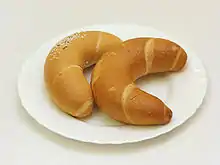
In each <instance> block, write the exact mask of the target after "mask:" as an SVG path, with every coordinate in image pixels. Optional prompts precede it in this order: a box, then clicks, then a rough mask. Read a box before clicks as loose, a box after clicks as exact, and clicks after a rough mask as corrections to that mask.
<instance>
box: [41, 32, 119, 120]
mask: <svg viewBox="0 0 220 165" xmlns="http://www.w3.org/2000/svg"><path fill="white" fill-rule="evenodd" d="M121 43H122V41H121V40H120V39H119V38H118V37H116V36H114V35H112V34H109V33H105V32H100V31H87V32H80V33H75V34H73V35H70V36H68V37H66V38H64V39H63V40H61V41H60V42H58V43H57V44H56V46H54V47H53V49H52V50H51V51H50V52H49V55H48V56H47V58H46V61H45V65H44V78H45V83H46V86H47V90H48V92H49V94H50V97H51V99H52V100H53V101H54V103H55V104H56V105H57V106H58V107H59V108H60V109H61V110H62V111H64V112H66V113H68V114H70V115H72V116H74V117H78V118H81V117H86V116H88V115H91V113H92V108H93V97H92V92H91V89H90V85H89V83H88V82H87V80H86V78H85V77H84V75H83V69H85V68H86V67H88V66H90V65H92V64H95V63H96V62H97V61H98V60H99V58H100V57H101V55H102V54H103V53H104V52H107V51H109V50H112V49H114V48H117V47H118V46H120V45H121Z"/></svg>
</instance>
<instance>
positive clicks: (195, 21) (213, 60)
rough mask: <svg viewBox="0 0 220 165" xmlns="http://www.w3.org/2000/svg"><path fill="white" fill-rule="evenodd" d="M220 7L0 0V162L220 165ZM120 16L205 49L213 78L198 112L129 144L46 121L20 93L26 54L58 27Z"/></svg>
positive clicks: (161, 1)
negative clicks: (66, 131) (82, 137)
mask: <svg viewBox="0 0 220 165" xmlns="http://www.w3.org/2000/svg"><path fill="white" fill-rule="evenodd" d="M219 6H220V1H218V0H208V1H207V0H204V1H201V0H193V1H191V0H181V1H180V0H176V1H174V0H151V1H149V0H134V1H128V0H127V1H125V0H121V1H117V0H111V1H105V0H61V1H60V0H59V1H58V0H0V44H1V51H0V57H1V60H0V75H1V78H0V100H1V102H0V105H1V108H0V164H1V165H44V164H45V165H49V164H53V165H60V164H63V165H67V164H80V165H84V164H96V165H101V164H105V165H110V164H111V165H112V164H126V165H130V164H131V165H132V164H137V165H142V164H143V165H147V164H149V165H161V164H163V165H177V164H178V165H185V164H190V165H191V164H200V165H219V164H220V158H218V156H220V129H219V126H220V120H219V116H220V109H219V106H218V103H219V101H217V100H219V98H218V97H219V96H220V95H219V93H220V87H219V83H220V49H219V48H220V10H219ZM114 22H119V23H123V22H125V23H129V22H131V23H138V24H141V25H150V26H153V27H155V28H157V29H159V30H162V31H164V32H166V33H168V34H171V35H172V36H174V37H176V38H178V39H179V40H181V41H183V42H184V43H187V45H188V46H190V48H192V49H194V50H195V51H196V52H197V54H198V55H199V56H200V58H201V59H202V60H203V62H204V64H205V66H206V69H207V72H208V77H209V85H208V92H207V95H206V99H205V101H204V103H203V105H202V106H201V108H200V110H199V111H198V113H196V115H195V116H194V117H193V118H191V119H190V120H189V121H188V122H187V123H186V124H184V125H182V126H181V127H179V128H178V129H176V130H175V131H172V132H171V133H168V134H166V135H164V136H161V137H159V138H156V139H153V140H150V141H145V142H140V143H135V144H129V145H115V146H111V145H107V146H106V145H95V144H85V143H81V142H76V141H71V140H67V139H65V138H63V137H60V136H58V135H55V134H54V133H51V132H50V131H48V130H47V129H45V128H42V127H41V126H40V125H38V124H37V123H36V122H35V121H33V120H32V119H31V118H30V117H29V116H28V114H27V113H26V112H25V110H24V109H23V108H22V107H21V105H20V102H19V99H18V95H17V88H16V83H17V74H18V72H19V70H20V67H21V64H22V62H23V60H25V58H26V57H28V56H29V55H30V52H33V51H35V50H36V49H37V48H38V47H39V46H40V45H41V44H42V43H43V42H45V41H46V40H48V39H50V38H51V37H54V36H57V34H60V33H62V32H66V31H68V30H71V29H73V28H75V27H81V26H84V25H91V24H97V23H114ZM189 94H190V91H189Z"/></svg>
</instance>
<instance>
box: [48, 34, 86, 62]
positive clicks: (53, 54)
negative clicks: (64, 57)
mask: <svg viewBox="0 0 220 165" xmlns="http://www.w3.org/2000/svg"><path fill="white" fill-rule="evenodd" d="M85 36H87V34H85V33H83V32H81V33H75V34H73V35H70V36H67V37H65V38H64V39H62V40H61V41H59V42H57V44H56V45H55V46H54V47H53V48H52V50H51V51H50V58H49V60H57V59H59V55H60V53H61V51H62V50H65V49H67V48H68V46H69V44H71V43H72V41H73V40H77V39H84V38H85Z"/></svg>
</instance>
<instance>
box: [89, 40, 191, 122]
mask: <svg viewBox="0 0 220 165" xmlns="http://www.w3.org/2000/svg"><path fill="white" fill-rule="evenodd" d="M123 45H124V47H123V48H122V49H118V50H117V51H112V52H108V53H105V54H104V55H103V56H102V58H101V59H100V60H99V62H98V63H97V64H96V66H95V68H94V69H93V73H92V82H91V86H92V91H93V95H94V98H95V101H96V103H97V105H98V107H99V108H100V109H101V110H102V111H103V112H104V113H106V114H107V115H109V116H110V117H111V118H113V119H115V120H117V121H120V122H123V123H127V124H132V125H162V124H167V123H169V122H170V120H171V118H172V111H171V110H170V109H169V108H168V107H167V106H166V105H165V104H164V103H163V102H162V101H161V100H160V99H159V98H157V97H156V96H153V95H151V94H149V93H146V92H144V91H142V90H140V89H139V88H138V87H137V86H136V85H135V83H134V82H135V80H137V79H138V78H139V77H141V76H144V75H148V74H152V73H159V72H160V73H161V72H170V71H179V70H180V69H182V68H183V67H184V65H185V63H186V61H187V54H186V52H185V51H184V50H183V49H182V48H181V47H180V46H179V45H177V44H176V43H174V42H171V41H169V40H165V39H160V38H135V39H130V40H127V41H125V42H124V44H123Z"/></svg>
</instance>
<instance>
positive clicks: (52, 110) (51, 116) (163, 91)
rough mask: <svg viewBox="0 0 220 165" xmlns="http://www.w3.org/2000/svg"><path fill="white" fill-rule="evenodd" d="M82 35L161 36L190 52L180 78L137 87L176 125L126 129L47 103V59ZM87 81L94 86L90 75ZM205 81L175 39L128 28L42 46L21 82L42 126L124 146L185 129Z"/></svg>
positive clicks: (113, 26)
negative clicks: (73, 114) (163, 107)
mask: <svg viewBox="0 0 220 165" xmlns="http://www.w3.org/2000/svg"><path fill="white" fill-rule="evenodd" d="M82 30H102V31H106V32H110V33H113V34H115V35H117V36H119V37H120V38H121V39H123V40H126V39H129V38H133V37H144V36H145V37H149V36H151V37H162V38H166V39H170V40H172V41H175V42H177V43H178V44H180V45H181V46H182V47H183V48H184V49H185V50H186V52H187V53H188V61H187V66H186V68H185V69H184V70H183V71H181V72H178V73H173V74H170V75H163V76H153V77H152V76H151V77H147V78H143V79H142V80H141V81H138V82H137V83H138V85H139V87H141V88H142V89H143V90H145V91H147V92H149V93H152V94H154V95H156V96H158V97H159V98H160V99H162V100H163V101H164V102H165V103H166V104H167V105H168V106H169V107H170V108H171V109H172V110H173V118H172V121H171V122H170V123H169V124H167V125H165V126H154V127H135V126H125V125H123V124H121V123H118V122H116V121H114V120H111V119H110V118H108V117H107V116H106V115H104V114H103V113H101V112H100V111H96V110H95V113H94V115H93V116H92V117H91V118H90V119H87V120H85V121H80V120H77V119H75V118H72V117H70V116H68V115H66V114H64V113H63V112H61V111H60V110H59V109H58V108H57V107H56V106H55V105H54V104H53V103H52V102H51V101H50V99H49V97H48V95H47V91H46V89H45V86H44V81H43V66H44V61H45V58H46V56H47V55H48V52H49V51H50V49H51V48H52V47H53V46H54V45H55V44H56V42H57V41H59V40H60V39H62V38H64V37H66V36H67V35H70V34H72V33H74V32H78V31H82ZM86 76H87V78H88V80H89V81H90V71H87V73H86ZM206 87H207V78H206V73H205V69H204V67H203V65H202V63H201V61H200V60H199V58H198V57H197V56H196V55H195V54H194V53H193V52H192V51H191V50H189V49H188V48H187V47H185V46H184V45H183V44H182V43H180V42H178V41H177V40H175V39H173V38H170V37H168V36H166V35H164V34H163V33H161V32H159V31H157V30H155V29H152V28H150V27H143V26H138V25H130V24H123V25H120V24H111V25H94V26H90V27H85V28H81V29H75V30H73V31H70V32H67V33H65V34H62V35H60V36H58V37H56V38H54V39H52V40H51V41H49V42H47V43H46V44H44V45H43V46H42V47H41V48H40V49H39V50H38V51H37V52H36V53H34V54H32V55H31V56H30V58H29V59H28V60H27V61H26V62H25V63H24V65H23V67H22V71H21V74H20V76H19V81H18V92H19V96H20V99H21V102H22V105H23V106H24V108H25V109H26V110H27V112H28V113H29V114H30V115H31V116H32V117H33V118H34V119H35V120H36V121H37V122H38V123H39V124H41V125H43V126H44V127H46V128H48V129H49V130H51V131H53V132H55V133H57V134H60V135H62V136H64V137H67V138H70V139H75V140H79V141H84V142H92V143H100V144H121V143H131V142H137V141H142V140H146V139H151V138H154V137H156V136H159V135H161V134H164V133H167V132H169V131H171V130H172V129H174V128H176V127H178V126H179V125H181V124H183V123H184V122H185V121H186V120H187V119H189V118H190V117H191V116H192V115H193V114H194V113H195V112H196V110H197V109H198V107H199V106H200V105H201V103H202V101H203V98H204V96H205V93H206Z"/></svg>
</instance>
